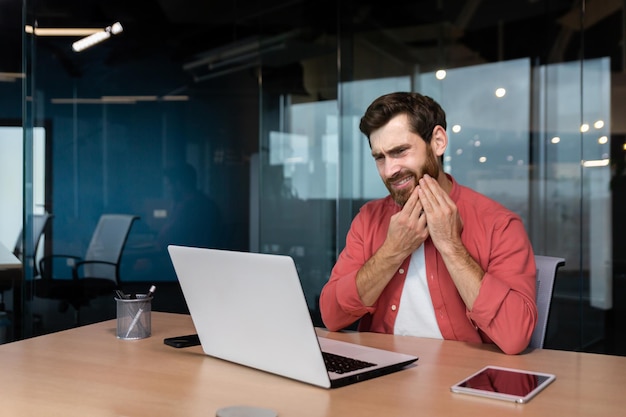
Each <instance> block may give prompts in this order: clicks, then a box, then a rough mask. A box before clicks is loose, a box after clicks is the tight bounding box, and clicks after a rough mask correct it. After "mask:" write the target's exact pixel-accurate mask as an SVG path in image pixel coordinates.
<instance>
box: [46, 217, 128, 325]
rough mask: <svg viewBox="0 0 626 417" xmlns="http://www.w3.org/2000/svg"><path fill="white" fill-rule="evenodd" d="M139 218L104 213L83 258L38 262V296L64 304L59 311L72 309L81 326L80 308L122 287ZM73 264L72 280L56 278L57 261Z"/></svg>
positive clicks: (63, 257) (56, 257) (52, 257)
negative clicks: (122, 262) (125, 256)
mask: <svg viewBox="0 0 626 417" xmlns="http://www.w3.org/2000/svg"><path fill="white" fill-rule="evenodd" d="M136 219H138V217H137V216H134V215H129V214H103V215H102V216H100V220H99V221H98V224H97V225H96V229H95V231H94V233H93V235H92V237H91V241H90V242H89V246H88V247H87V252H86V254H85V256H84V257H83V258H81V257H78V256H73V255H51V256H46V257H43V258H42V259H41V261H40V262H39V270H40V272H41V275H40V278H39V279H37V280H35V284H34V287H35V291H34V293H35V296H36V297H40V298H47V299H56V300H59V301H60V302H61V304H60V308H59V309H60V311H65V310H67V308H68V307H69V306H72V307H73V308H74V311H75V324H76V325H78V324H80V309H81V307H83V306H87V305H89V302H90V301H91V300H92V299H94V298H96V297H99V296H102V295H107V294H113V292H114V291H115V290H116V289H118V288H119V286H120V260H121V258H122V253H123V251H124V246H125V245H126V240H127V238H128V234H129V232H130V229H131V226H132V225H133V222H134V221H135V220H136ZM58 259H63V260H65V261H66V262H68V261H69V262H70V263H73V266H72V272H71V275H72V276H71V277H64V278H57V277H55V276H53V273H54V271H53V269H54V268H53V265H54V263H55V260H58Z"/></svg>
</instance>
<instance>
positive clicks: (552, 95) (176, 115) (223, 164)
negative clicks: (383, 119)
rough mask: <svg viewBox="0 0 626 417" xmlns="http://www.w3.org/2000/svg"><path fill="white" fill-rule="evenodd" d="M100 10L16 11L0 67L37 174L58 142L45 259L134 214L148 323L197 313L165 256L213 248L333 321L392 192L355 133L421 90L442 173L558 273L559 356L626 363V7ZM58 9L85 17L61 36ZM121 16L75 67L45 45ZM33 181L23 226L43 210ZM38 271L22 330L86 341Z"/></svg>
mask: <svg viewBox="0 0 626 417" xmlns="http://www.w3.org/2000/svg"><path fill="white" fill-rule="evenodd" d="M48 3H49V4H48ZM93 3H96V4H92V2H88V3H86V5H85V6H84V10H83V11H82V12H79V11H75V10H74V11H71V10H69V9H67V10H62V6H59V5H57V4H56V3H54V2H46V1H45V0H44V1H39V2H30V1H27V2H25V4H24V13H23V17H24V20H25V26H26V27H27V28H31V29H28V30H26V31H25V32H24V33H22V35H21V37H22V41H21V42H22V48H23V61H24V62H23V64H22V65H21V66H20V68H18V69H17V70H14V71H9V70H8V69H6V68H9V67H6V66H5V67H3V68H0V71H4V72H5V73H9V72H16V73H20V74H24V78H17V79H16V81H14V82H13V83H8V82H0V91H3V92H10V94H11V97H13V100H14V102H16V101H17V100H19V101H20V102H21V106H22V108H23V109H24V111H23V112H22V113H20V114H17V115H16V114H15V111H14V108H10V107H11V106H10V105H7V104H4V105H3V107H2V109H0V111H1V112H2V113H0V120H2V119H16V118H17V119H21V120H22V123H23V127H24V139H25V140H24V144H25V152H24V166H26V167H27V168H26V170H28V167H30V166H34V165H37V162H36V159H33V156H34V155H36V152H35V141H33V140H32V138H33V137H34V136H35V132H36V131H37V130H36V129H37V127H40V126H46V136H45V137H46V146H48V149H49V151H48V152H47V153H44V154H45V158H44V161H43V164H45V167H46V170H45V171H44V172H46V177H45V179H46V180H47V181H49V185H48V186H47V187H45V196H44V200H45V204H44V208H45V211H47V212H49V213H50V214H52V215H53V216H54V217H53V220H52V222H51V224H50V227H49V228H48V229H47V230H46V234H45V245H40V246H39V248H38V252H39V255H38V256H39V257H41V256H44V255H48V254H53V253H54V254H73V255H77V256H81V255H84V254H85V251H86V248H87V247H88V245H89V242H90V239H91V236H92V234H93V230H94V228H95V225H96V223H97V221H98V219H99V217H100V216H101V215H102V214H105V213H128V214H134V215H137V216H138V217H139V219H138V220H137V221H136V222H135V223H134V224H133V226H132V228H131V231H130V233H129V235H128V239H127V241H126V245H125V248H124V251H123V255H122V258H121V261H120V266H119V270H120V274H119V275H120V279H121V284H122V288H123V289H124V290H125V291H129V292H133V291H145V290H146V289H147V287H148V286H149V283H152V282H156V283H157V287H158V290H157V294H156V295H155V306H154V308H155V309H158V310H162V311H185V304H184V300H183V299H182V297H181V295H180V292H179V291H178V290H177V282H176V277H175V275H174V272H173V270H172V268H171V265H170V264H169V259H168V257H167V253H166V252H165V246H166V245H167V244H171V243H175V244H184V245H192V246H206V247H219V248H225V249H233V250H250V251H258V252H265V253H280V254H286V255H290V256H292V257H293V258H294V260H295V261H296V264H297V267H298V271H299V274H300V278H301V281H302V285H303V289H304V292H305V295H306V298H307V302H308V305H309V308H310V310H311V314H312V318H313V321H314V323H315V324H317V325H321V321H320V317H319V313H318V308H317V301H318V296H319V292H320V290H321V288H322V286H323V285H324V283H325V282H326V280H327V279H328V277H329V275H330V271H331V269H332V266H333V263H334V261H335V259H336V257H337V255H338V253H339V251H341V249H342V248H343V245H344V243H345V234H346V232H347V230H348V228H349V226H350V222H351V220H352V218H353V217H354V215H355V214H356V213H357V212H358V210H359V208H360V207H361V205H362V204H363V203H364V202H366V201H368V200H371V199H374V198H379V197H383V196H385V195H386V189H385V187H384V185H383V184H382V181H381V180H380V178H379V177H378V174H377V171H376V169H375V166H374V163H373V160H372V158H371V155H370V150H369V147H368V144H367V140H366V139H365V138H364V137H363V136H362V135H361V133H360V132H359V130H358V123H359V120H360V117H361V115H362V114H363V112H364V111H365V108H366V107H367V105H368V104H369V103H370V102H371V101H372V100H373V99H374V98H376V97H378V96H379V95H381V94H384V93H388V92H392V91H400V90H402V91H418V92H421V93H423V94H426V95H429V96H431V97H433V98H435V99H436V100H437V101H439V102H440V103H441V104H442V106H443V107H444V109H445V110H446V113H447V116H448V135H449V137H450V145H449V147H448V150H447V152H446V155H445V161H444V164H445V169H446V171H447V172H449V173H451V174H452V175H453V176H454V177H455V179H456V180H457V181H458V182H459V183H461V184H464V185H466V186H469V187H472V188H474V189H476V190H477V191H480V192H482V193H484V194H486V195H488V196H490V197H492V198H494V199H495V200H497V201H499V202H501V203H502V204H504V205H505V206H507V207H509V208H510V209H511V210H513V211H515V212H517V213H518V214H519V215H520V216H521V217H522V219H523V221H524V224H525V226H526V228H527V230H528V233H529V235H530V237H531V240H532V243H533V246H534V249H535V252H536V253H537V254H543V255H552V256H559V257H563V258H565V259H566V265H565V267H563V268H562V269H561V270H560V272H559V275H558V277H557V282H556V288H555V294H554V299H553V304H552V306H553V309H552V313H551V316H550V322H549V329H548V337H547V341H546V347H551V348H557V349H573V350H589V351H599V352H607V353H617V354H625V353H626V349H624V344H623V343H620V340H619V334H618V332H616V331H615V328H616V326H615V323H616V322H619V320H620V319H621V318H623V317H624V314H623V309H622V307H621V305H620V300H621V299H622V298H623V297H624V294H623V289H622V287H623V282H622V281H623V279H624V271H623V269H624V262H623V256H622V251H623V249H622V247H623V246H624V245H622V244H621V241H620V239H621V237H620V236H621V235H623V234H620V233H619V232H620V230H621V229H620V228H622V227H624V226H622V222H621V221H620V218H621V214H620V213H621V211H620V210H621V208H622V205H623V204H622V200H623V198H622V197H621V196H622V195H626V194H624V193H621V192H620V191H622V188H623V183H624V181H623V180H622V178H623V174H624V172H623V171H624V135H623V133H622V130H623V129H622V126H621V124H622V122H621V118H620V114H621V113H620V112H621V109H622V107H623V104H622V103H621V102H622V101H623V98H622V97H621V90H622V89H621V88H620V86H621V85H622V84H623V81H622V79H623V72H624V51H623V44H624V42H623V37H624V32H623V27H622V25H623V15H624V10H623V5H622V4H621V3H619V4H618V3H615V4H612V5H611V7H601V8H598V9H596V7H598V5H597V4H596V3H594V2H589V1H587V2H585V1H583V2H579V1H531V2H528V1H513V2H499V1H494V0H483V1H480V0H479V1H467V2H450V1H438V2H428V1H415V2H409V4H407V2H391V3H385V4H379V3H378V2H369V1H359V2H356V1H355V2H340V4H336V2H330V1H322V2H319V1H318V2H310V1H297V2H281V1H263V2H237V3H235V4H233V5H222V6H219V7H218V6H211V5H208V4H205V3H206V2H200V1H198V2H188V3H189V4H188V6H189V7H188V8H186V10H185V11H184V12H183V11H181V10H180V8H179V7H178V6H176V5H175V4H174V3H173V2H167V1H160V2H142V3H141V9H142V10H141V11H140V13H139V12H138V11H137V10H130V9H129V8H127V9H121V8H120V7H121V6H116V7H113V6H111V9H109V10H105V8H102V7H98V6H97V3H98V2H93ZM170 3H171V4H170ZM396 3H397V4H396ZM59 7H61V9H59ZM138 7H139V6H138ZM88 11H90V13H88ZM64 13H65V15H67V16H71V18H72V19H73V20H72V21H71V22H70V21H68V20H65V21H61V22H60V21H58V20H56V19H58V16H61V15H63V14H64ZM95 17H97V18H95ZM125 19H126V20H125ZM116 21H120V23H121V25H122V26H123V27H124V30H123V32H121V33H116V34H112V33H109V35H110V36H109V38H108V39H107V40H105V41H103V42H101V43H100V44H97V45H94V46H93V47H92V48H89V49H87V50H84V51H81V52H75V51H73V50H72V47H71V46H72V43H73V42H74V41H76V40H78V38H79V37H77V36H76V35H74V37H71V36H70V37H68V36H44V35H43V33H44V31H43V30H42V29H46V28H51V27H55V26H62V27H63V26H64V27H70V26H71V27H76V28H101V29H103V28H104V29H106V28H107V26H108V25H112V24H113V23H114V22H116ZM38 30H39V33H38ZM105 31H106V30H105ZM0 80H2V78H1V77H0ZM20 82H21V83H22V85H23V86H24V88H23V89H22V91H17V92H16V88H15V85H16V83H18V84H19V83H20ZM16 94H19V96H20V97H17V96H16ZM6 97H7V96H6V95H4V94H0V101H1V102H2V103H5V102H6V100H7V98H6ZM0 139H1V138H0ZM181 167H186V168H185V169H182V171H181V169H179V168H181ZM189 168H190V169H189ZM29 172H32V171H29ZM181 172H186V174H181ZM190 172H191V173H190ZM29 175H30V174H29ZM181 175H182V177H181ZM28 178H29V177H28V176H25V181H24V186H23V190H24V196H25V197H24V201H25V202H26V205H25V206H24V209H23V210H22V211H23V219H24V221H25V223H26V226H25V227H26V229H28V227H29V226H28V223H29V214H32V213H34V212H35V211H36V210H38V208H37V207H38V206H37V205H34V208H33V209H32V210H33V212H32V213H31V212H30V211H29V210H31V208H30V207H33V204H32V201H33V198H34V194H33V191H32V184H31V183H30V182H29V181H28ZM181 178H182V179H181ZM185 181H186V182H187V184H191V187H189V186H187V185H183V184H182V183H183V182H185ZM39 209H41V208H39ZM30 227H32V226H30ZM0 233H3V236H0V237H1V238H2V239H3V241H4V239H5V238H6V239H9V240H10V239H11V238H12V237H11V236H8V235H13V234H15V233H14V231H11V232H8V231H7V232H5V231H4V230H3V231H0ZM4 234H7V236H4ZM13 239H14V238H13ZM71 267H72V263H71V262H69V263H68V262H67V261H65V262H63V263H60V264H59V263H55V264H54V265H53V266H52V267H51V270H52V271H53V272H54V274H55V275H57V276H58V277H59V278H63V277H68V274H70V275H69V276H71ZM68 271H69V272H68ZM37 274H39V272H38V271H34V270H30V269H26V274H25V280H24V290H25V291H24V292H23V294H24V298H23V302H24V307H25V308H24V317H23V318H24V320H23V329H22V330H23V332H24V334H25V335H33V334H38V333H41V332H49V331H54V330H58V329H61V328H66V327H70V326H72V325H75V324H76V323H75V321H74V319H73V315H72V311H73V309H74V307H73V306H72V305H69V306H68V304H67V301H66V300H63V299H62V297H56V298H45V297H40V296H39V295H38V291H37V286H38V284H39V280H40V279H41V277H40V276H38V275H37ZM210 274H211V271H207V276H210ZM159 295H160V296H161V297H159ZM622 304H623V303H622ZM113 306H114V302H113V301H112V298H111V297H110V296H108V297H107V296H104V297H96V298H93V299H90V300H84V303H82V304H81V305H80V310H81V311H82V312H81V322H80V323H79V324H85V323H89V322H92V321H97V320H102V319H106V318H112V317H113V314H114V307H113Z"/></svg>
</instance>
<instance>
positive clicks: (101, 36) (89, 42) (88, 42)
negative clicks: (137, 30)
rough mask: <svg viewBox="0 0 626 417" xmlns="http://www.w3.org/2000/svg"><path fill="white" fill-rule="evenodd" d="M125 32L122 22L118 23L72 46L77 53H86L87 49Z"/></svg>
mask: <svg viewBox="0 0 626 417" xmlns="http://www.w3.org/2000/svg"><path fill="white" fill-rule="evenodd" d="M123 30H124V28H123V27H122V25H121V24H120V22H116V23H114V24H113V25H111V26H107V27H106V28H104V29H103V30H101V31H98V32H96V33H94V34H92V35H89V36H87V37H85V38H82V39H79V40H77V41H76V42H74V43H73V44H72V49H73V50H74V51H75V52H81V51H84V50H85V49H87V48H91V47H92V46H94V45H95V44H97V43H100V42H102V41H104V40H106V39H109V38H110V37H111V34H113V35H117V34H118V33H120V32H122V31H123Z"/></svg>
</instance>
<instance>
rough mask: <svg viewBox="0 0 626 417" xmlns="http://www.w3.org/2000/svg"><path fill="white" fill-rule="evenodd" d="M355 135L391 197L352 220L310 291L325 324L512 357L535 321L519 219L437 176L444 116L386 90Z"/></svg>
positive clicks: (431, 104) (529, 255)
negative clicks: (316, 292)
mask: <svg viewBox="0 0 626 417" xmlns="http://www.w3.org/2000/svg"><path fill="white" fill-rule="evenodd" d="M360 129H361V131H362V132H363V133H364V134H365V136H366V137H367V139H368V141H369V145H370V148H371V151H372V157H373V158H374V160H375V162H376V167H377V169H378V173H379V175H380V177H381V179H382V181H383V182H384V184H385V186H386V187H387V189H388V190H389V196H387V197H385V198H382V199H378V200H374V201H370V202H368V203H366V204H365V205H364V206H363V207H362V208H361V209H360V211H359V213H358V214H357V215H356V216H355V218H354V220H353V222H352V224H351V226H350V230H349V232H348V235H347V237H346V246H345V248H344V249H343V250H342V252H341V253H340V255H339V257H338V259H337V262H336V264H335V266H334V267H333V270H332V272H331V276H330V278H329V280H328V282H327V283H326V285H325V286H324V288H323V289H322V292H321V295H320V310H321V314H322V319H323V321H324V325H325V326H326V327H327V328H328V329H329V330H331V331H336V330H341V329H344V328H346V327H349V326H351V325H352V324H353V323H355V322H357V321H358V329H359V330H360V331H372V332H379V333H390V334H398V335H409V336H419V337H431V338H439V339H450V340H460V341H465V342H475V343H495V344H496V345H497V346H498V347H499V348H500V349H501V350H502V351H503V352H504V353H507V354H517V353H520V352H522V351H523V350H524V349H525V348H526V347H527V346H528V344H529V342H530V339H531V336H532V333H533V330H534V328H535V325H536V322H537V306H536V303H535V297H536V288H535V279H536V267H535V258H534V253H533V249H532V246H531V244H530V240H529V239H528V235H527V233H526V230H525V228H524V225H523V223H522V220H521V218H520V217H519V216H518V215H517V214H515V213H513V212H512V211H510V210H508V209H507V208H505V207H504V206H502V205H501V204H499V203H497V202H496V201H494V200H491V199H489V198H488V197H486V196H484V195H482V194H480V193H478V192H476V191H474V190H472V189H470V188H467V187H464V186H462V185H460V184H458V183H457V182H456V181H455V180H454V178H453V177H452V176H451V175H449V174H447V173H445V172H444V171H443V165H442V161H443V155H444V152H445V150H446V148H447V146H448V136H447V133H446V115H445V112H444V110H443V109H442V108H441V106H440V105H439V104H438V103H437V102H435V101H434V100H433V99H431V98H430V97H427V96H423V95H421V94H418V93H405V92H397V93H391V94H387V95H384V96H382V97H379V98H377V99H376V100H374V102H372V104H370V106H369V107H368V108H367V111H366V112H365V115H364V116H363V117H362V118H361V123H360Z"/></svg>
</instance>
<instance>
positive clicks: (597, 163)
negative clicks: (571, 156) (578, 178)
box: [583, 159, 609, 168]
mask: <svg viewBox="0 0 626 417" xmlns="http://www.w3.org/2000/svg"><path fill="white" fill-rule="evenodd" d="M608 165H609V159H594V160H590V161H583V166H584V167H585V168H593V167H605V166H608Z"/></svg>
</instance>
